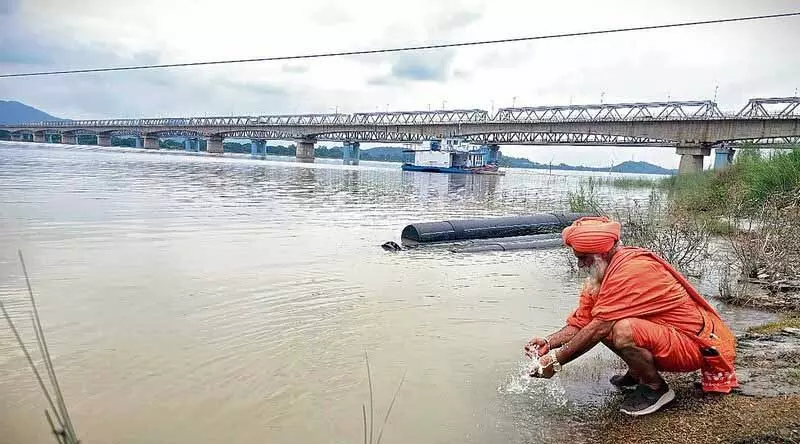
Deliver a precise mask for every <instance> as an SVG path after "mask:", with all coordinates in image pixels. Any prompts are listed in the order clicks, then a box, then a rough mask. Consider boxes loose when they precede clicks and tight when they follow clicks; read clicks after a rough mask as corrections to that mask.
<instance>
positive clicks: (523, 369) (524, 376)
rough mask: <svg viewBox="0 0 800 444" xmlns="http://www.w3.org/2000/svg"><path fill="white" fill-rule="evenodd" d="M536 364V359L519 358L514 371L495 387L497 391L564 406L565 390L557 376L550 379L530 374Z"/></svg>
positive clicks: (537, 361)
mask: <svg viewBox="0 0 800 444" xmlns="http://www.w3.org/2000/svg"><path fill="white" fill-rule="evenodd" d="M534 358H535V357H534ZM538 366H539V360H538V359H532V360H529V359H527V358H522V359H520V361H519V362H518V363H517V369H516V371H515V372H513V373H512V374H510V375H508V377H507V379H506V381H505V383H503V384H501V385H500V386H499V387H497V391H498V392H499V393H506V394H509V395H526V396H527V397H528V398H529V399H534V400H538V401H540V402H541V404H542V405H547V406H550V407H565V406H566V405H567V396H566V390H565V389H564V385H563V384H562V382H561V380H560V379H559V377H558V376H555V377H553V378H551V379H539V378H532V377H531V376H530V374H531V371H532V370H534V369H538V368H539V367H538Z"/></svg>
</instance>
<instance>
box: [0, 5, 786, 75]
mask: <svg viewBox="0 0 800 444" xmlns="http://www.w3.org/2000/svg"><path fill="white" fill-rule="evenodd" d="M797 16H800V11H797V12H787V13H782V14H768V15H753V16H746V17H734V18H726V19H715V20H700V21H694V22H680V23H667V24H662V25H649V26H634V27H629V28H613V29H600V30H595V31H581V32H567V33H561V34H548V35H538V36H531V37H516V38H507V39H497V40H479V41H473V42H458V43H442V44H437V45H421V46H403V47H398V48H382V49H365V50H354V51H340V52H324V53H316V54H302V55H293V56H277V57H257V58H250V59H233V60H213V61H208V62H185V63H165V64H158V65H135V66H116V67H107V68H84V69H70V70H62V71H37V72H24V73H12V74H0V78H11V77H36V76H54V75H61V74H85V73H94V72H112V71H135V70H143V69H163V68H178V67H186V66H208V65H229V64H234V63H253V62H275V61H282V60H299V59H320V58H327V57H343V56H354V55H368V54H383V53H393V52H406V51H423V50H431V49H444V48H460V47H465V46H481V45H495V44H499V43H516V42H529V41H534V40H548V39H558V38H566V37H585V36H590V35H600V34H616V33H622V32H632V31H647V30H654V29H667V28H683V27H689V26H700V25H714V24H720V23H733V22H745V21H752V20H765V19H775V18H786V17H797Z"/></svg>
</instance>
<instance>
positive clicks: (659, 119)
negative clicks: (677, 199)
mask: <svg viewBox="0 0 800 444" xmlns="http://www.w3.org/2000/svg"><path fill="white" fill-rule="evenodd" d="M2 130H5V131H7V132H9V133H10V134H11V136H12V138H14V137H19V136H20V135H30V136H32V138H33V140H34V141H40V142H43V141H45V136H47V135H52V134H60V135H61V136H62V141H63V140H67V141H68V142H69V141H72V140H74V137H75V136H77V135H83V134H92V135H96V136H97V138H98V144H100V145H103V144H109V143H110V137H111V136H112V135H113V136H136V137H141V138H142V139H143V140H144V141H145V143H144V146H145V147H150V148H154V147H158V143H157V139H158V138H160V137H193V138H204V139H207V140H208V143H209V151H210V152H222V140H223V139H224V138H244V139H252V140H294V141H295V142H296V143H297V144H298V147H299V148H300V147H301V146H302V147H303V150H304V151H306V152H307V151H308V149H309V148H308V147H309V146H310V153H311V154H310V156H311V157H312V158H313V143H314V142H316V141H336V142H347V143H356V142H375V143H417V142H421V141H424V140H430V139H437V138H443V137H462V138H464V139H466V140H468V141H471V142H475V143H482V144H492V145H500V144H513V145H586V146H644V147H676V148H677V150H678V154H681V155H684V156H693V159H694V162H696V161H697V159H698V157H699V159H700V164H701V165H702V156H706V155H709V154H710V151H709V150H710V148H711V147H719V146H732V145H739V144H743V143H750V144H754V145H757V146H762V147H773V148H781V147H789V146H796V145H797V144H798V143H800V98H798V97H779V98H756V99H750V100H749V101H748V102H747V104H745V105H744V106H743V107H742V108H740V109H739V110H738V111H735V112H723V111H722V110H720V108H719V107H718V105H717V104H716V103H715V102H713V101H708V100H705V101H668V102H650V103H615V104H594V105H567V106H536V107H514V108H501V109H499V110H498V111H497V112H496V113H494V115H491V114H490V113H488V112H487V111H485V110H480V109H459V110H433V111H398V112H374V113H353V114H341V113H336V114H301V115H263V116H228V117H181V118H146V119H110V120H60V121H47V122H34V123H26V124H20V125H4V126H0V131H2ZM148 140H150V142H149V143H148ZM153 140H155V143H154V142H153Z"/></svg>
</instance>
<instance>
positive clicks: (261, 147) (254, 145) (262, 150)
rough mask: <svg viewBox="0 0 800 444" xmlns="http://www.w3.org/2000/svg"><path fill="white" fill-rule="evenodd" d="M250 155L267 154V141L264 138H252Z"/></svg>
mask: <svg viewBox="0 0 800 444" xmlns="http://www.w3.org/2000/svg"><path fill="white" fill-rule="evenodd" d="M250 155H251V156H261V155H264V156H266V155H267V141H266V140H262V139H251V140H250Z"/></svg>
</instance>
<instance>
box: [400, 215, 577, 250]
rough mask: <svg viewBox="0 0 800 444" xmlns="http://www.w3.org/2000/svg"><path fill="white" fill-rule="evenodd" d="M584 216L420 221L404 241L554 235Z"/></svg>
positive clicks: (404, 234) (403, 236) (409, 228)
mask: <svg viewBox="0 0 800 444" xmlns="http://www.w3.org/2000/svg"><path fill="white" fill-rule="evenodd" d="M583 216H588V214H585V213H565V214H555V213H543V214H532V215H528V216H511V217H496V218H487V219H466V220H452V221H443V222H421V223H416V224H411V225H408V226H406V227H405V228H403V232H402V234H401V241H402V243H403V244H405V245H414V244H420V243H430V242H455V241H461V240H471V239H487V238H500V237H513V236H529V235H534V234H543V233H554V232H558V231H561V230H562V229H563V228H565V227H567V226H568V225H570V224H571V223H572V222H574V221H575V220H577V219H578V218H580V217H583Z"/></svg>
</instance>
